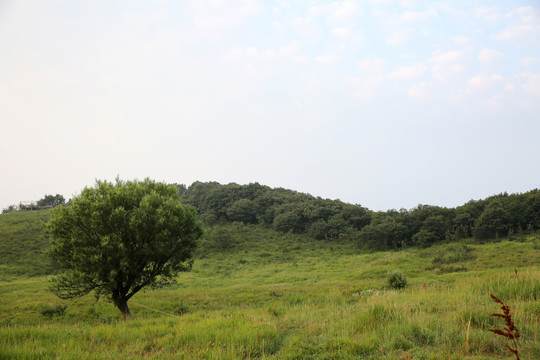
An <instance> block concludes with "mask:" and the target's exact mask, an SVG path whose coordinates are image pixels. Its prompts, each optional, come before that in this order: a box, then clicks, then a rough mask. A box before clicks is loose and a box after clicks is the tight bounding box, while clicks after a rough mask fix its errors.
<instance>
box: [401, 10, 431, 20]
mask: <svg viewBox="0 0 540 360" xmlns="http://www.w3.org/2000/svg"><path fill="white" fill-rule="evenodd" d="M438 17H439V14H438V13H437V10H435V9H428V10H426V11H406V12H404V13H403V14H401V16H400V19H401V21H403V22H406V23H411V22H414V23H418V22H425V21H428V20H433V19H436V18H438Z"/></svg>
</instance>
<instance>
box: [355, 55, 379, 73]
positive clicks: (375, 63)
mask: <svg viewBox="0 0 540 360" xmlns="http://www.w3.org/2000/svg"><path fill="white" fill-rule="evenodd" d="M358 66H360V68H361V69H362V71H363V72H365V73H368V74H373V73H380V72H382V71H383V70H384V60H383V59H379V58H372V59H366V60H362V61H360V62H359V63H358Z"/></svg>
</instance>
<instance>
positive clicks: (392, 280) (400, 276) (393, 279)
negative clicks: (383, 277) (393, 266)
mask: <svg viewBox="0 0 540 360" xmlns="http://www.w3.org/2000/svg"><path fill="white" fill-rule="evenodd" d="M388 286H389V287H390V288H391V289H403V288H404V287H405V286H407V276H406V275H405V274H404V273H402V272H401V271H395V272H393V273H391V274H390V275H389V276H388Z"/></svg>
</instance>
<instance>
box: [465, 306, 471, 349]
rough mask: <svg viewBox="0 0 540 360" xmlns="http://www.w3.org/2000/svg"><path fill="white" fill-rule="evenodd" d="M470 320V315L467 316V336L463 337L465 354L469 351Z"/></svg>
mask: <svg viewBox="0 0 540 360" xmlns="http://www.w3.org/2000/svg"><path fill="white" fill-rule="evenodd" d="M471 320H472V315H471V316H470V317H469V322H468V323H467V336H466V337H465V355H467V354H468V353H469V334H470V330H471Z"/></svg>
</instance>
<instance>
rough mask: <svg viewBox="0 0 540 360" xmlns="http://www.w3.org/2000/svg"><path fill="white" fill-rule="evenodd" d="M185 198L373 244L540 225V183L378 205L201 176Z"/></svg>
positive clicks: (293, 228) (417, 242)
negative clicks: (440, 201) (464, 197)
mask: <svg viewBox="0 0 540 360" xmlns="http://www.w3.org/2000/svg"><path fill="white" fill-rule="evenodd" d="M178 193H179V194H180V195H181V197H182V199H183V201H185V202H186V203H187V204H190V205H193V206H194V207H195V208H197V210H198V212H199V215H200V217H201V219H202V220H203V221H205V222H206V223H207V224H208V225H214V224H218V223H227V222H235V221H239V222H243V223H245V224H252V223H259V224H262V225H265V226H269V227H273V228H274V229H275V230H278V231H281V232H289V231H290V232H294V233H302V234H307V235H309V236H310V237H312V238H314V239H318V240H323V239H324V240H328V241H340V240H344V239H348V240H349V241H355V242H356V243H357V244H358V245H359V246H360V247H367V248H370V249H372V250H383V249H397V248H401V247H404V246H430V245H432V244H434V243H437V242H441V241H447V240H449V241H452V240H454V239H459V238H471V237H473V238H474V239H476V240H478V241H484V240H486V239H489V238H496V237H497V236H499V237H504V236H508V235H511V234H515V233H518V234H519V233H520V232H523V231H526V230H534V229H540V190H538V189H535V190H531V191H529V192H526V193H523V194H511V195H508V194H507V193H503V194H499V195H493V196H491V197H488V198H486V199H483V200H471V201H469V202H467V203H466V204H464V205H462V206H458V207H456V208H445V207H440V206H431V205H418V206H417V207H415V208H413V209H410V210H406V209H401V210H399V211H398V210H394V209H392V210H388V211H377V212H373V211H371V210H369V209H367V208H365V207H363V206H360V205H353V204H347V203H344V202H342V201H339V200H330V199H322V198H320V197H314V196H311V195H309V194H304V193H299V192H296V191H292V190H287V189H282V188H275V189H272V188H270V187H268V186H264V185H260V184H258V183H252V184H248V185H238V184H234V183H231V184H226V185H221V184H219V183H217V182H208V183H203V182H199V181H197V182H195V183H193V184H192V185H190V186H189V187H186V186H184V185H178Z"/></svg>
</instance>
